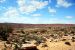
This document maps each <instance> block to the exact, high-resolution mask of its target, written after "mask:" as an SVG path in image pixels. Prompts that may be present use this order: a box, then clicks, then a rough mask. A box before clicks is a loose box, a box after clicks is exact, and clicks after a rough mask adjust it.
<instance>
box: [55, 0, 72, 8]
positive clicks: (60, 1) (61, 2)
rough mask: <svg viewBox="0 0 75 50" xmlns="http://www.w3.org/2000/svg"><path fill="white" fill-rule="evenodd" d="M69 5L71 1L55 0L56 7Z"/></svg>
mask: <svg viewBox="0 0 75 50" xmlns="http://www.w3.org/2000/svg"><path fill="white" fill-rule="evenodd" d="M61 6H62V7H66V8H67V7H70V6H72V3H69V2H67V1H66V0H57V5H56V7H61Z"/></svg>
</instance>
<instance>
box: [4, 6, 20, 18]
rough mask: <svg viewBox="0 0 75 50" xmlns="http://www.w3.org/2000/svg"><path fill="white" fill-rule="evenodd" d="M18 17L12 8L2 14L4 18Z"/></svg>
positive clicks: (15, 10)
mask: <svg viewBox="0 0 75 50" xmlns="http://www.w3.org/2000/svg"><path fill="white" fill-rule="evenodd" d="M18 15H19V13H18V11H17V9H16V8H13V7H10V8H8V10H7V11H6V12H5V13H4V16H6V17H15V16H18Z"/></svg>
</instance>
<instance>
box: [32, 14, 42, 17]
mask: <svg viewBox="0 0 75 50" xmlns="http://www.w3.org/2000/svg"><path fill="white" fill-rule="evenodd" d="M32 16H34V17H37V16H42V14H32Z"/></svg>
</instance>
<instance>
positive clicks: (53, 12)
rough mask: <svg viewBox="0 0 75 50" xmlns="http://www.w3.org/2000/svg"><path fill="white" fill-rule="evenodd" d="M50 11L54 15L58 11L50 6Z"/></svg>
mask: <svg viewBox="0 0 75 50" xmlns="http://www.w3.org/2000/svg"><path fill="white" fill-rule="evenodd" d="M48 12H49V13H50V14H51V15H52V16H53V15H54V14H55V13H56V9H54V8H51V7H48Z"/></svg>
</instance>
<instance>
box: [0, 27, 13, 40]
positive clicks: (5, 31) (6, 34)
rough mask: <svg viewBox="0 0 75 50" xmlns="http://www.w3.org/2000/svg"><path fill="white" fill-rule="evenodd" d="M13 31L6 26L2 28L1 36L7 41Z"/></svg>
mask: <svg viewBox="0 0 75 50" xmlns="http://www.w3.org/2000/svg"><path fill="white" fill-rule="evenodd" d="M12 31H13V29H12V28H11V27H8V26H5V27H0V36H1V38H3V40H5V41H7V38H8V37H9V33H12Z"/></svg>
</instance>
